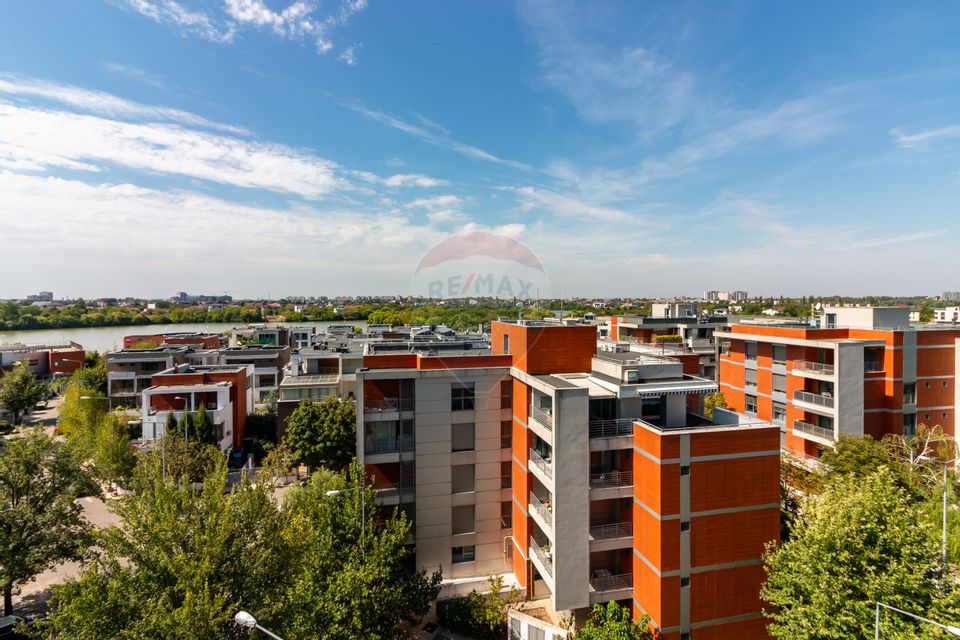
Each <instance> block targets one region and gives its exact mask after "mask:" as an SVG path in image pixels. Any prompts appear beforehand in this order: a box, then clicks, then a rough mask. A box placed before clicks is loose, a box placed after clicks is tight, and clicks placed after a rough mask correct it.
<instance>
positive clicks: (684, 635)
mask: <svg viewBox="0 0 960 640" xmlns="http://www.w3.org/2000/svg"><path fill="white" fill-rule="evenodd" d="M680 640H690V632H689V631H688V632H686V633H681V634H680Z"/></svg>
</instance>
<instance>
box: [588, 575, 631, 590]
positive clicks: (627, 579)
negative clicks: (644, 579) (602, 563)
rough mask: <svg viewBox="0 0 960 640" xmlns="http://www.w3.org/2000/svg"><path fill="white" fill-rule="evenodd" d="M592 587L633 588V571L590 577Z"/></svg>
mask: <svg viewBox="0 0 960 640" xmlns="http://www.w3.org/2000/svg"><path fill="white" fill-rule="evenodd" d="M590 587H591V588H592V589H593V590H594V591H620V590H622V589H631V588H633V574H632V573H618V574H613V575H609V576H596V577H593V578H590Z"/></svg>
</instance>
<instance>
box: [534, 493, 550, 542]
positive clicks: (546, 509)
mask: <svg viewBox="0 0 960 640" xmlns="http://www.w3.org/2000/svg"><path fill="white" fill-rule="evenodd" d="M530 511H531V512H533V513H536V514H537V515H538V516H540V520H541V521H542V522H540V523H538V524H540V525H541V527H543V528H544V530H545V531H546V533H547V535H550V536H552V535H553V508H552V507H551V506H550V500H549V499H548V500H547V502H546V504H544V503H543V502H541V501H540V498H538V497H537V496H536V494H534V493H533V491H531V492H530Z"/></svg>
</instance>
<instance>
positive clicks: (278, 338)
mask: <svg viewBox="0 0 960 640" xmlns="http://www.w3.org/2000/svg"><path fill="white" fill-rule="evenodd" d="M316 335H317V328H316V327H315V326H313V325H305V326H299V327H291V326H285V325H274V324H271V325H253V326H249V327H237V328H235V329H234V330H233V331H232V332H231V334H230V346H231V347H240V346H246V345H265V346H269V347H290V349H302V348H304V347H309V346H310V344H311V343H312V342H313V339H314V336H316Z"/></svg>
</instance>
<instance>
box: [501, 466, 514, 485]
mask: <svg viewBox="0 0 960 640" xmlns="http://www.w3.org/2000/svg"><path fill="white" fill-rule="evenodd" d="M512 484H513V463H512V462H510V461H509V460H507V461H506V462H501V463H500V488H501V489H509V488H510V486H511V485H512Z"/></svg>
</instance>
